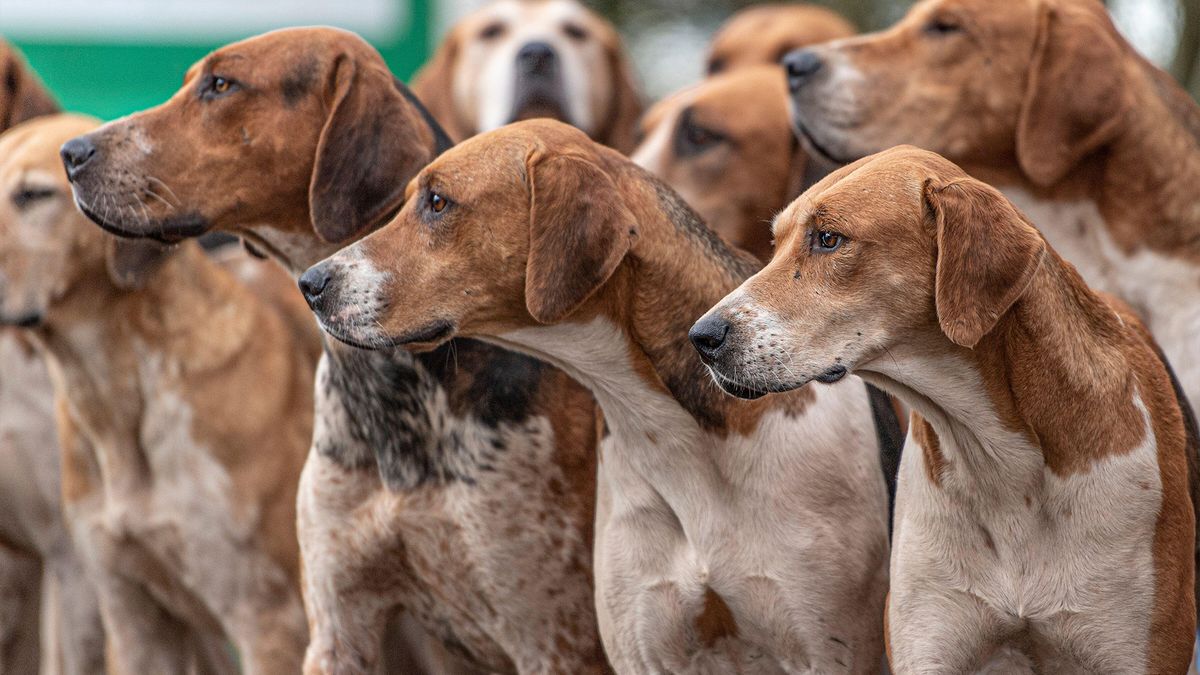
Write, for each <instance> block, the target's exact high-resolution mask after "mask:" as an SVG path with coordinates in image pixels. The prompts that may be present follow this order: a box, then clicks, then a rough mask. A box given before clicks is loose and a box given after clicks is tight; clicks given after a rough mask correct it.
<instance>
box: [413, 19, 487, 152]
mask: <svg viewBox="0 0 1200 675" xmlns="http://www.w3.org/2000/svg"><path fill="white" fill-rule="evenodd" d="M460 42H461V39H460V38H459V35H458V31H457V30H451V31H450V33H448V34H447V35H446V37H445V38H444V39H443V40H442V43H441V44H440V45H438V48H437V51H436V52H434V53H433V56H432V57H430V59H429V61H427V62H426V63H425V65H423V66H421V69H420V70H419V71H417V74H416V75H414V76H413V78H412V81H411V83H410V84H409V87H410V88H411V89H412V90H413V93H414V94H416V95H417V98H419V99H421V103H424V104H425V107H426V108H427V109H428V110H429V114H431V115H433V118H434V119H435V120H437V121H438V124H440V125H442V128H443V129H445V130H446V133H447V134H449V136H450V138H451V139H452V140H453V141H454V142H456V143H457V142H458V141H461V140H464V139H466V138H468V137H469V136H471V135H472V134H473V130H472V129H471V128H470V125H468V124H467V123H466V122H465V121H464V120H463V119H462V115H460V114H459V112H458V106H456V105H455V104H454V66H455V64H457V63H458V54H459V43H460Z"/></svg>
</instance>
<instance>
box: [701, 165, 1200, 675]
mask: <svg viewBox="0 0 1200 675" xmlns="http://www.w3.org/2000/svg"><path fill="white" fill-rule="evenodd" d="M775 232H776V236H777V237H778V241H779V247H778V249H777V250H776V253H775V257H774V259H772V261H771V262H770V263H769V264H768V265H767V267H766V268H764V269H763V270H762V271H761V272H759V273H758V274H757V275H755V276H754V277H752V278H751V279H750V280H748V281H747V282H745V283H744V284H743V285H742V286H741V287H740V288H738V289H737V290H735V291H734V292H733V293H731V294H729V296H728V297H726V298H725V299H724V300H722V301H721V302H720V303H719V304H718V305H717V306H716V307H715V308H714V309H712V310H711V311H710V312H709V314H708V315H706V316H705V317H704V318H703V319H702V320H701V321H699V322H697V324H696V326H695V327H694V328H693V333H694V334H698V335H706V336H710V339H708V340H705V341H699V342H698V343H697V344H698V347H699V349H700V352H701V354H703V355H704V358H705V360H706V362H707V363H708V364H709V365H710V367H711V369H712V371H713V372H714V374H715V376H716V377H717V379H718V381H721V382H723V383H727V384H726V385H725V387H726V389H727V390H729V391H730V392H731V393H735V394H737V393H740V391H741V389H742V387H744V386H746V385H750V386H755V387H763V388H766V389H768V390H770V391H781V392H782V391H791V390H793V389H795V388H797V387H801V386H803V385H804V384H806V383H807V382H809V381H811V380H813V379H817V380H829V379H833V378H834V377H836V376H838V375H839V374H844V373H846V372H847V371H850V372H856V373H859V374H861V375H862V376H863V378H864V379H867V380H868V381H869V382H872V383H875V384H877V385H878V386H880V387H882V388H884V389H887V390H889V391H891V392H893V393H895V394H896V395H898V396H900V397H901V398H903V399H904V400H905V402H906V403H908V404H909V405H911V406H912V407H913V409H914V410H915V413H914V415H913V417H912V425H911V432H910V435H909V442H910V446H909V449H910V451H909V452H906V453H905V454H904V459H903V460H902V463H901V471H900V487H899V494H898V496H897V504H896V525H895V537H894V539H893V554H892V577H891V581H892V587H891V591H890V594H889V598H888V638H889V648H890V655H891V661H892V664H893V666H894V669H895V671H896V672H897V673H901V674H907V673H947V674H948V673H964V672H972V671H976V670H979V669H983V668H985V667H988V668H990V670H989V671H988V672H1004V673H1016V672H1039V673H1063V674H1067V673H1130V674H1135V673H1157V674H1163V675H1165V674H1168V673H1183V672H1185V671H1186V670H1187V667H1188V662H1189V659H1190V656H1191V654H1192V637H1193V635H1194V632H1195V626H1196V602H1195V589H1194V585H1193V583H1194V575H1195V561H1194V541H1195V529H1196V523H1195V518H1194V510H1193V508H1194V504H1193V498H1192V495H1193V494H1194V485H1195V481H1196V475H1195V469H1196V452H1197V437H1196V428H1195V420H1194V418H1193V419H1191V420H1190V421H1189V420H1188V419H1187V418H1188V417H1190V415H1189V409H1188V407H1187V404H1186V402H1185V398H1184V397H1183V395H1182V393H1180V392H1179V390H1178V388H1177V386H1176V387H1173V382H1172V377H1171V375H1170V371H1169V368H1168V367H1166V365H1165V363H1164V362H1163V361H1162V360H1161V359H1160V356H1159V354H1158V353H1157V348H1156V346H1155V344H1154V342H1153V340H1152V339H1151V338H1150V336H1149V333H1148V332H1147V331H1146V330H1145V328H1144V327H1143V326H1142V324H1141V323H1140V322H1139V320H1138V319H1137V318H1136V317H1135V315H1134V314H1133V312H1132V311H1130V310H1129V309H1128V307H1127V306H1125V305H1124V304H1123V303H1121V302H1120V301H1119V300H1116V299H1115V298H1109V297H1105V296H1101V295H1099V294H1097V293H1095V292H1093V291H1091V290H1089V289H1088V287H1087V286H1086V285H1085V284H1084V282H1083V281H1082V279H1081V278H1080V276H1079V274H1078V273H1077V272H1076V271H1075V269H1074V268H1073V267H1072V266H1071V265H1069V264H1067V263H1065V262H1064V261H1063V260H1062V258H1060V257H1059V256H1058V254H1057V253H1056V252H1055V251H1054V249H1053V248H1051V247H1050V246H1049V245H1047V244H1046V243H1045V241H1044V240H1043V238H1042V236H1041V234H1039V233H1038V231H1037V230H1036V229H1034V227H1033V226H1032V225H1030V223H1029V222H1028V221H1027V220H1026V219H1025V217H1024V216H1023V215H1021V214H1020V212H1019V211H1018V210H1017V209H1016V208H1015V207H1014V206H1013V205H1012V204H1011V203H1010V202H1009V201H1008V200H1007V199H1005V198H1004V196H1003V195H1001V194H1000V193H999V192H998V191H997V190H996V189H994V188H992V187H990V186H987V185H985V184H984V183H981V182H980V181H978V180H975V179H973V178H970V177H968V176H967V175H966V174H965V173H964V172H963V171H962V170H961V169H959V168H958V167H957V166H955V165H953V164H952V163H950V162H949V161H947V160H945V159H943V158H941V157H939V156H937V155H934V154H932V153H929V152H925V151H921V150H917V149H915V148H911V147H907V146H903V147H901V148H897V149H895V150H890V151H886V152H884V153H881V154H879V155H876V156H873V157H869V158H867V159H864V160H860V161H858V162H856V163H854V164H852V165H850V166H849V167H847V168H845V169H841V170H839V171H838V172H836V173H834V174H833V175H831V176H830V177H828V178H827V179H825V180H823V181H822V182H820V183H818V184H817V185H816V186H814V187H813V188H812V189H811V190H809V191H808V192H806V193H805V194H804V195H803V196H802V197H800V199H798V200H796V201H795V202H794V203H793V204H792V205H791V206H789V207H788V209H787V210H786V211H784V212H783V213H782V214H781V215H780V216H779V218H778V219H777V220H776V223H775ZM716 336H720V337H719V338H718V337H716ZM1189 427H1190V428H1189Z"/></svg>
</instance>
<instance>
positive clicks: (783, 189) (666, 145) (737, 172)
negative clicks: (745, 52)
mask: <svg viewBox="0 0 1200 675" xmlns="http://www.w3.org/2000/svg"><path fill="white" fill-rule="evenodd" d="M641 124H642V132H643V133H642V135H643V137H644V139H645V140H643V141H642V143H641V145H639V146H638V148H637V150H636V151H635V152H634V153H633V154H632V155H630V157H631V158H632V159H633V161H634V162H636V163H638V164H640V165H641V166H643V167H645V168H646V169H648V170H650V171H651V172H653V173H655V174H657V175H658V176H659V177H661V178H662V179H663V180H664V181H666V183H667V184H668V185H670V186H671V187H672V188H674V189H675V191H676V192H678V193H679V194H680V196H682V197H683V198H684V200H686V201H687V203H688V204H690V205H691V207H692V208H694V209H696V211H697V212H698V213H699V214H700V216H701V217H702V218H703V219H704V222H705V223H707V224H708V226H709V227H711V228H713V229H714V230H716V232H717V234H719V235H721V236H722V237H723V238H724V239H725V240H726V241H728V242H729V243H731V244H734V245H735V246H737V247H738V248H742V249H745V250H747V251H749V252H750V253H753V254H754V255H755V256H756V257H758V258H759V259H760V260H770V258H771V219H772V218H774V217H775V214H776V213H779V211H780V210H781V209H782V208H783V207H784V206H786V205H787V203H788V202H790V201H791V200H792V199H795V198H796V197H797V196H798V195H799V194H800V191H801V189H802V188H803V183H804V176H805V169H806V168H807V167H808V157H807V155H806V154H805V153H804V151H803V150H802V149H801V147H800V142H799V141H798V140H796V137H795V135H793V134H792V129H791V125H790V124H789V123H788V107H787V85H786V83H785V82H784V78H783V72H782V70H781V69H780V68H779V67H777V66H752V67H746V68H740V69H738V70H737V71H735V72H731V73H728V74H722V75H716V76H714V77H711V78H709V79H708V80H706V81H704V82H702V83H701V84H698V85H696V86H694V87H691V88H688V89H685V90H683V91H681V92H679V93H677V94H674V95H672V96H670V97H668V98H666V99H663V100H662V101H659V102H658V103H656V104H655V105H654V106H653V107H652V108H650V111H649V112H647V113H646V115H645V117H643V119H642V123H641Z"/></svg>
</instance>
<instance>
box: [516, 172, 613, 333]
mask: <svg viewBox="0 0 1200 675" xmlns="http://www.w3.org/2000/svg"><path fill="white" fill-rule="evenodd" d="M526 172H527V175H528V176H529V184H530V193H531V195H530V204H529V259H528V261H527V262H526V265H525V306H526V307H527V308H528V309H529V314H530V315H531V316H533V318H534V319H536V320H537V321H539V322H541V323H554V322H556V321H559V320H561V319H563V318H564V317H566V316H567V315H568V314H570V313H571V312H573V311H574V310H575V309H576V308H578V307H579V306H580V305H581V304H583V302H584V301H585V300H587V299H588V298H589V297H591V295H592V293H594V292H596V290H597V289H598V288H600V286H602V285H603V284H604V282H606V281H608V279H609V277H611V276H612V274H613V272H614V271H615V270H616V269H617V265H618V264H620V262H621V259H622V258H624V257H625V253H626V252H627V251H628V250H629V246H630V243H631V241H632V239H633V237H635V236H636V223H635V222H634V217H633V214H632V213H630V212H629V209H627V208H626V207H625V205H624V203H623V202H622V199H621V195H620V193H619V192H618V191H617V186H616V185H615V184H614V183H613V181H612V179H611V178H609V176H608V174H607V173H605V172H604V170H602V169H601V168H600V167H598V166H596V165H595V164H593V163H592V162H589V161H587V160H586V159H581V158H578V157H571V156H564V155H559V156H553V157H543V156H539V155H536V154H535V155H534V156H533V157H531V158H530V159H529V160H528V161H527V163H526Z"/></svg>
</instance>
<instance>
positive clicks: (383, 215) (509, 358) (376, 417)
mask: <svg viewBox="0 0 1200 675" xmlns="http://www.w3.org/2000/svg"><path fill="white" fill-rule="evenodd" d="M72 143H75V144H76V147H75V149H74V150H72V151H71V152H67V153H66V154H68V155H74V156H76V157H86V161H84V162H82V163H75V162H73V160H71V159H70V158H68V162H67V163H68V165H74V166H76V168H75V169H74V170H73V174H72V176H73V178H72V180H73V185H74V189H75V195H76V199H77V202H78V203H79V204H80V205H81V206H82V207H83V208H84V210H85V212H88V213H91V214H93V215H94V216H96V217H97V218H98V220H99V222H100V223H101V225H102V227H105V228H108V229H111V230H115V231H117V232H120V233H122V234H125V235H127V236H140V237H157V238H165V239H168V240H174V239H178V238H180V237H187V236H195V235H197V234H199V233H201V232H205V231H215V230H223V231H227V232H231V233H234V234H237V235H239V236H241V237H244V238H246V239H247V240H248V241H249V242H250V244H251V245H252V246H253V247H254V248H256V249H258V250H261V251H263V252H265V253H267V254H268V255H270V256H271V257H273V258H275V259H276V260H278V261H280V262H281V263H282V264H283V266H284V267H286V268H287V269H289V270H292V271H293V272H294V273H296V274H297V275H298V274H299V271H302V270H304V269H305V268H307V267H308V266H309V265H311V264H313V263H315V262H317V261H319V260H320V259H321V258H323V257H325V256H327V255H329V254H330V253H332V252H333V251H334V250H335V249H337V248H338V247H340V246H342V245H344V244H346V243H348V242H351V241H353V240H355V239H357V238H359V237H361V236H363V235H364V234H365V233H367V232H369V231H371V230H373V229H375V228H376V227H378V226H379V225H381V224H383V223H384V222H386V220H387V219H389V218H390V217H391V215H392V214H393V213H394V212H395V211H396V210H397V209H398V208H399V207H400V205H401V204H402V203H403V201H404V185H405V181H406V179H407V178H408V177H411V176H413V175H415V174H416V173H417V170H418V169H419V168H420V167H422V166H423V165H424V164H425V163H426V162H428V161H429V160H431V159H432V158H433V157H434V156H436V155H437V154H438V153H439V152H441V151H442V150H443V149H444V148H445V147H447V146H448V145H449V141H448V139H447V138H446V135H445V134H444V132H442V131H441V129H440V127H439V126H438V125H437V123H436V122H434V121H433V118H432V117H430V116H429V115H428V114H427V113H426V112H425V110H424V108H423V107H422V106H421V105H420V103H419V102H418V101H417V99H416V98H415V97H413V95H412V93H411V92H409V91H408V89H407V88H406V87H404V86H403V85H402V84H400V83H399V82H397V81H396V80H395V78H393V77H392V75H391V73H390V72H389V71H388V70H387V67H386V65H385V64H384V62H383V60H382V58H381V57H380V56H379V54H378V53H377V52H376V51H375V50H374V49H372V48H371V47H370V46H369V45H367V44H366V43H365V42H364V41H363V40H362V39H360V38H358V37H357V36H355V35H353V34H351V33H346V32H343V31H337V30H332V29H290V30H283V31H277V32H273V33H268V34H266V35H263V36H259V37H256V38H251V39H250V40H247V41H244V42H240V43H235V44H233V45H229V46H226V47H224V48H222V49H219V50H217V51H216V52H215V53H213V54H212V55H210V56H208V57H207V58H205V59H204V60H203V61H201V62H200V63H198V64H196V65H195V66H193V68H192V69H191V70H190V71H189V73H188V76H187V80H186V82H185V84H184V86H183V88H182V89H181V90H180V91H179V93H177V94H176V95H175V96H174V97H173V98H172V99H170V100H169V101H168V102H166V103H165V104H163V105H161V106H159V107H157V108H154V109H151V110H149V111H145V112H143V113H138V114H135V115H133V116H131V117H128V118H125V119H124V120H120V121H117V122H114V123H111V124H109V125H107V126H105V127H103V128H102V129H100V130H98V131H96V132H94V133H92V134H89V135H86V136H83V137H81V138H79V139H76V140H75V141H72ZM64 150H67V149H66V148H64ZM263 167H270V170H264V169H263ZM130 186H133V187H132V189H131V188H130ZM150 189H153V190H155V191H156V192H155V194H159V193H161V194H162V196H164V198H165V199H164V200H163V201H159V200H158V199H157V198H156V197H152V196H147V194H146V193H145V190H150ZM131 199H136V200H137V201H136V202H134V204H135V205H131V206H128V207H125V208H119V207H113V208H109V209H108V210H107V212H105V211H104V210H103V206H102V205H103V204H106V203H110V204H122V205H124V204H130V202H129V201H127V200H131ZM168 199H169V200H170V202H169V203H167V202H166V200H168ZM298 270H299V271H298ZM308 318H309V321H310V323H313V322H312V317H311V316H309V317H308ZM372 346H375V345H372ZM316 411H317V414H316V425H315V429H314V433H313V440H312V451H311V452H310V455H309V458H308V463H307V465H306V466H305V470H304V475H303V476H302V479H301V486H300V496H299V531H300V544H301V550H302V553H303V559H304V570H305V579H304V581H305V589H304V599H305V603H306V609H307V612H308V618H309V622H310V627H311V642H310V645H309V649H308V654H307V656H306V659H305V671H306V672H308V673H317V672H336V673H351V672H352V673H360V672H368V671H369V670H370V669H371V668H372V666H373V665H374V664H376V663H377V662H378V660H379V650H380V639H381V634H382V632H383V630H384V623H385V622H386V621H387V619H388V617H389V616H390V615H392V614H394V613H395V612H396V611H398V610H399V609H406V610H408V611H409V612H410V613H411V614H412V615H413V616H414V617H415V618H417V619H418V620H419V621H420V623H421V625H423V626H424V627H425V628H426V630H428V631H429V632H430V633H431V634H433V635H434V636H435V637H436V638H438V639H439V640H440V641H441V643H442V644H444V645H445V646H446V647H447V648H448V649H449V650H450V651H452V652H453V653H454V654H455V655H457V656H459V657H461V658H462V659H464V660H466V661H468V662H469V663H470V665H472V666H473V667H476V668H479V669H482V670H486V671H488V672H504V673H512V672H517V673H535V672H570V673H595V672H603V671H604V670H605V669H606V667H607V666H606V664H605V659H604V655H603V651H602V648H601V644H600V638H599V633H598V630H597V628H596V619H595V610H594V603H593V600H592V595H593V590H592V573H591V569H592V565H591V539H592V519H593V511H594V500H595V477H594V473H595V462H596V454H595V449H596V443H597V415H598V414H597V410H596V406H595V402H594V401H593V400H592V399H591V397H590V396H589V395H588V393H587V391H586V390H584V389H583V388H582V387H580V386H579V385H578V384H576V383H574V382H573V381H571V380H570V378H568V377H567V376H566V375H565V374H563V373H562V372H560V371H558V370H555V369H553V368H550V367H549V366H546V365H544V364H542V363H541V362H538V361H535V360H533V359H530V358H528V357H525V356H521V355H518V354H514V353H511V352H507V351H504V350H500V349H497V348H494V347H491V346H489V345H485V344H483V343H478V342H472V341H469V340H456V341H454V342H452V343H450V344H448V345H446V346H445V347H443V348H442V349H439V350H435V351H433V352H430V353H427V354H420V355H415V356H414V355H410V354H409V353H408V352H406V351H403V350H395V349H383V350H374V351H369V350H364V349H358V348H354V347H351V346H347V345H344V344H342V343H339V342H332V341H329V342H327V344H326V345H325V355H324V357H323V358H322V360H321V364H320V365H319V367H318V373H317V385H316Z"/></svg>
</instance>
